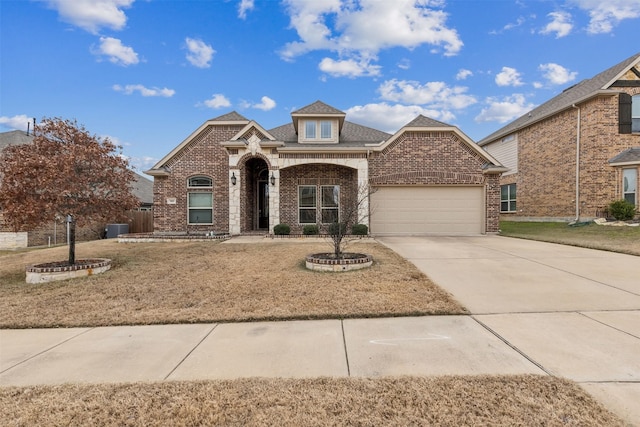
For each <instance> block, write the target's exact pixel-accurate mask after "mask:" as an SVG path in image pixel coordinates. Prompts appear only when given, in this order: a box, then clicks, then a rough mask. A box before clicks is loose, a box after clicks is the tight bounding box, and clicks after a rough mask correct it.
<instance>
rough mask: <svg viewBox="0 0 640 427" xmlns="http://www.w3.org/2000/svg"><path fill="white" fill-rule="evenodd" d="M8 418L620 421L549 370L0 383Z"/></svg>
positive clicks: (2, 414) (58, 422)
mask: <svg viewBox="0 0 640 427" xmlns="http://www.w3.org/2000/svg"><path fill="white" fill-rule="evenodd" d="M0 419H2V420H3V425H5V426H42V425H47V426H67V425H118V426H165V425H167V426H168V425H170V426H200V425H203V426H213V425H222V426H334V425H350V426H407V425H413V426H428V425H432V426H514V425H520V426H623V425H624V423H623V422H622V421H621V420H620V419H619V418H617V417H616V416H615V415H613V414H612V413H610V412H608V411H607V410H605V409H604V408H603V407H602V406H600V405H598V404H597V403H596V402H595V401H594V400H593V399H592V398H591V397H590V396H589V395H588V394H587V393H585V392H584V391H583V390H582V389H581V388H580V387H579V386H577V385H576V384H575V383H572V382H570V381H566V380H562V379H559V378H554V377H543V376H533V375H526V376H478V377H459V376H450V377H439V378H409V377H402V378H381V379H364V378H362V379H358V378H341V379H337V378H331V379H330V378H318V379H305V380H285V379H277V380H275V379H242V380H234V381H208V382H168V383H146V384H139V383H138V384H115V385H110V384H106V385H63V386H46V387H44V386H41V387H30V388H13V387H12V388H0Z"/></svg>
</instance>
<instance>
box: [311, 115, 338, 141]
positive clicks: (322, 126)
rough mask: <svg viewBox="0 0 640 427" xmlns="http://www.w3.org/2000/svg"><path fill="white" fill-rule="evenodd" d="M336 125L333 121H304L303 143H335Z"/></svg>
mask: <svg viewBox="0 0 640 427" xmlns="http://www.w3.org/2000/svg"><path fill="white" fill-rule="evenodd" d="M336 125H337V123H336V122H335V121H334V120H305V121H304V141H305V142H337V141H336V137H335V134H334V129H335V127H336ZM335 133H337V132H335Z"/></svg>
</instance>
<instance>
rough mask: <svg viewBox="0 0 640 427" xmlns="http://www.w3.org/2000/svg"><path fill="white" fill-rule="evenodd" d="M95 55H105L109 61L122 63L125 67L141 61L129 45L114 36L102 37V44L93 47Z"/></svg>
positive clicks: (92, 50)
mask: <svg viewBox="0 0 640 427" xmlns="http://www.w3.org/2000/svg"><path fill="white" fill-rule="evenodd" d="M91 52H92V53H93V54H94V55H104V56H106V57H108V59H109V62H111V63H114V64H117V65H122V66H124V67H126V66H129V65H133V64H137V63H138V62H140V60H139V59H138V54H137V53H136V52H135V51H134V50H133V48H131V47H129V46H125V45H123V44H122V41H120V40H119V39H114V38H113V37H100V46H99V47H98V48H97V49H93V48H92V49H91Z"/></svg>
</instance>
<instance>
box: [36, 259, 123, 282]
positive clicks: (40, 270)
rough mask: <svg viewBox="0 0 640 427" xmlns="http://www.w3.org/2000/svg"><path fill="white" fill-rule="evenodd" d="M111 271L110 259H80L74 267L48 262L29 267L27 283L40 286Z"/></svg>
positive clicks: (64, 262)
mask: <svg viewBox="0 0 640 427" xmlns="http://www.w3.org/2000/svg"><path fill="white" fill-rule="evenodd" d="M109 269H111V260H110V259H108V258H92V259H80V260H77V262H76V263H75V264H74V265H69V264H68V262H67V261H58V262H48V263H44V264H35V265H30V266H28V267H27V278H26V281H27V283H32V284H38V283H47V282H53V281H58V280H67V279H73V278H75V277H84V276H93V275H94V274H100V273H104V272H105V271H107V270H109Z"/></svg>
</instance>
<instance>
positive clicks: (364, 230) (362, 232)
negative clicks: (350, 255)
mask: <svg viewBox="0 0 640 427" xmlns="http://www.w3.org/2000/svg"><path fill="white" fill-rule="evenodd" d="M351 234H355V235H356V236H366V235H367V234H369V227H367V225H366V224H354V225H353V226H352V227H351Z"/></svg>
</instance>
